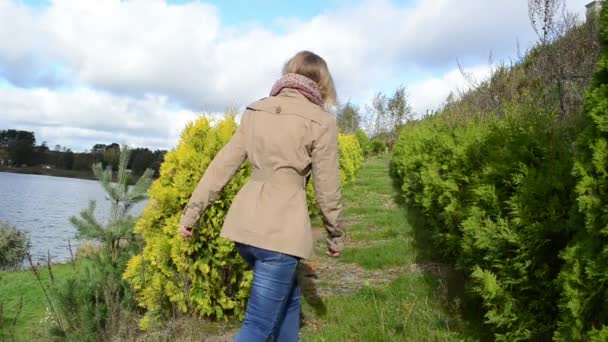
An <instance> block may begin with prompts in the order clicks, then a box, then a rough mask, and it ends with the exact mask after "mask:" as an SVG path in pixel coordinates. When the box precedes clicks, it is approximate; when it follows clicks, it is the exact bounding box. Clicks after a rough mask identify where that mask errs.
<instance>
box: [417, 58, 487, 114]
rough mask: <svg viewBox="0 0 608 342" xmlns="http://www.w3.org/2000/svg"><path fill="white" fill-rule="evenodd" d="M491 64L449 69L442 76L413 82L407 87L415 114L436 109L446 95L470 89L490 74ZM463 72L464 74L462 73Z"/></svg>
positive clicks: (456, 94)
mask: <svg viewBox="0 0 608 342" xmlns="http://www.w3.org/2000/svg"><path fill="white" fill-rule="evenodd" d="M492 70H493V69H492V66H491V65H488V64H481V65H478V66H475V67H470V68H464V69H463V70H462V72H461V70H460V69H459V68H455V69H453V70H450V71H449V72H447V73H446V74H445V75H443V76H442V77H433V78H429V79H426V80H424V81H421V82H417V83H414V84H413V85H412V86H411V87H410V88H409V94H410V101H411V103H412V108H413V110H414V113H416V114H419V115H420V114H424V113H425V112H426V110H427V109H428V110H437V109H440V107H441V106H442V105H443V103H444V101H445V99H446V98H447V97H448V95H449V94H450V93H451V92H453V93H454V95H455V96H458V94H459V93H460V92H463V91H467V90H469V89H471V88H472V87H473V86H475V85H476V84H479V83H480V82H482V81H484V80H486V79H487V78H488V77H489V76H490V75H491V74H492ZM463 72H464V75H463Z"/></svg>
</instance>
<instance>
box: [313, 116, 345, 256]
mask: <svg viewBox="0 0 608 342" xmlns="http://www.w3.org/2000/svg"><path fill="white" fill-rule="evenodd" d="M311 156H312V175H313V183H314V186H315V193H316V196H317V202H318V203H319V208H320V209H321V215H322V218H323V224H324V225H325V230H326V231H327V237H328V238H327V242H328V244H329V248H330V249H331V250H332V251H335V252H339V251H341V250H342V248H343V247H344V231H343V230H342V227H340V222H339V219H340V215H341V213H342V195H341V191H340V170H339V166H338V128H337V126H336V122H335V121H333V120H330V123H329V124H328V125H327V126H326V127H324V128H323V129H322V133H321V135H320V136H319V138H318V139H317V140H316V141H315V142H314V143H313V149H312V154H311Z"/></svg>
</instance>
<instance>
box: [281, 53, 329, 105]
mask: <svg viewBox="0 0 608 342" xmlns="http://www.w3.org/2000/svg"><path fill="white" fill-rule="evenodd" d="M285 74H299V75H302V76H305V77H308V78H310V79H311V80H313V81H315V82H317V84H318V85H319V89H320V91H321V97H322V98H323V101H324V102H325V104H328V105H333V104H335V103H336V86H335V85H334V80H333V78H332V77H331V74H330V73H329V68H328V67H327V63H326V62H325V60H324V59H323V58H321V57H320V56H319V55H317V54H315V53H312V52H310V51H300V52H298V53H297V54H296V55H295V56H293V57H292V58H291V59H290V60H288V61H287V63H285V65H284V66H283V75H285Z"/></svg>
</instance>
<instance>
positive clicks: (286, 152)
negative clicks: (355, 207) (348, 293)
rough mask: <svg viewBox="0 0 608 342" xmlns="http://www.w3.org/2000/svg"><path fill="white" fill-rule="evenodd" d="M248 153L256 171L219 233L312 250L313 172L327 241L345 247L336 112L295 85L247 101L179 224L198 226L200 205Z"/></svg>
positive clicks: (305, 252) (277, 247) (301, 252)
mask: <svg viewBox="0 0 608 342" xmlns="http://www.w3.org/2000/svg"><path fill="white" fill-rule="evenodd" d="M246 159H247V160H249V162H250V163H251V165H252V168H253V174H252V177H251V179H250V180H249V182H248V183H247V184H245V186H244V187H243V188H242V189H241V191H240V192H239V193H238V194H237V196H236V197H235V199H234V201H233V203H232V205H231V207H230V210H229V211H228V214H227V216H226V219H225V221H224V226H223V228H222V232H221V236H222V237H225V238H227V239H230V240H233V241H235V242H240V243H244V244H248V245H252V246H255V247H259V248H264V249H268V250H272V251H276V252H281V253H285V254H289V255H293V256H297V257H301V258H309V257H311V256H312V254H313V238H312V232H311V226H310V217H309V214H308V207H307V203H306V190H305V187H306V183H307V179H308V177H309V176H311V175H312V179H313V181H314V182H313V183H314V186H315V192H316V196H317V201H318V203H319V207H320V209H321V214H322V217H323V222H324V225H325V229H326V231H327V234H328V239H327V240H328V243H329V247H330V248H331V249H332V250H334V251H340V250H341V249H342V245H343V238H344V232H343V231H342V229H341V227H340V226H339V223H338V220H339V217H340V213H341V211H342V200H341V194H340V174H339V169H338V130H337V127H336V120H335V118H334V117H333V116H332V115H331V114H329V113H327V112H325V111H324V110H323V109H322V108H321V107H319V106H317V105H315V104H313V103H312V102H310V101H309V100H308V99H307V98H306V97H304V96H303V95H302V94H300V93H299V92H298V91H297V90H294V89H284V90H283V91H281V93H280V94H278V95H277V96H272V97H268V98H265V99H262V100H260V101H258V102H255V103H253V104H251V105H250V106H248V107H247V110H246V111H245V112H244V113H243V117H242V120H241V125H240V126H239V127H238V129H237V131H236V133H235V135H234V137H233V138H232V139H231V140H230V142H229V143H228V144H226V146H224V148H223V149H222V150H221V151H220V152H219V153H218V155H217V156H216V157H215V159H214V160H213V161H212V162H211V164H210V165H209V167H208V169H207V171H206V172H205V174H204V175H203V177H202V178H201V180H200V182H199V183H198V185H197V187H196V189H195V190H194V192H193V193H192V197H191V198H190V201H189V203H188V204H187V205H186V207H185V208H184V210H183V213H182V216H181V219H180V224H181V225H184V226H186V227H196V226H197V224H198V221H199V219H200V216H201V213H202V211H204V210H205V209H206V208H207V207H208V206H209V205H210V204H211V203H212V202H213V201H214V200H215V199H216V198H217V196H218V194H219V192H220V191H221V190H222V188H223V187H224V186H225V185H226V183H228V181H229V180H230V178H231V177H232V176H233V175H234V173H235V172H236V171H237V170H238V169H239V167H240V166H241V164H242V163H243V162H244V161H245V160H246Z"/></svg>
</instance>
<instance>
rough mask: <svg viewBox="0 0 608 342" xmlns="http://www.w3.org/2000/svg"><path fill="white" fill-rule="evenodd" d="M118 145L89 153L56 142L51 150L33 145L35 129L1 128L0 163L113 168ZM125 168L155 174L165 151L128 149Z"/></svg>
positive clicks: (111, 145) (63, 167)
mask: <svg viewBox="0 0 608 342" xmlns="http://www.w3.org/2000/svg"><path fill="white" fill-rule="evenodd" d="M120 148H121V147H120V145H119V144H118V143H111V144H95V145H93V147H92V148H91V149H90V150H89V151H88V152H74V151H72V150H71V149H70V148H67V147H65V146H63V147H62V146H60V145H55V146H54V148H53V149H51V148H49V147H48V146H47V143H46V141H44V142H42V143H41V144H40V145H36V137H35V134H34V132H29V131H23V130H16V129H6V130H0V166H13V167H21V166H24V165H25V166H41V165H48V166H51V167H53V168H55V169H60V170H76V171H88V172H91V166H92V165H93V164H95V163H99V162H100V163H101V164H102V166H103V167H104V168H105V167H107V166H108V165H112V168H113V169H114V170H116V168H117V167H118V161H119V157H120ZM130 151H131V158H130V160H129V164H128V168H129V169H131V170H132V172H133V174H136V175H141V174H143V172H144V171H145V170H146V169H147V168H150V169H152V170H154V173H155V175H158V173H159V170H160V165H161V164H162V162H163V159H164V156H165V153H167V151H166V150H150V149H149V148H147V147H143V148H141V147H140V148H134V149H131V150H130Z"/></svg>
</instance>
